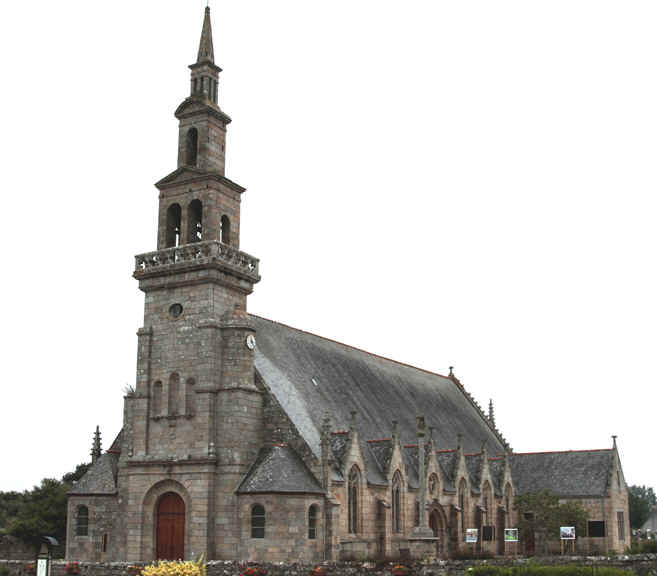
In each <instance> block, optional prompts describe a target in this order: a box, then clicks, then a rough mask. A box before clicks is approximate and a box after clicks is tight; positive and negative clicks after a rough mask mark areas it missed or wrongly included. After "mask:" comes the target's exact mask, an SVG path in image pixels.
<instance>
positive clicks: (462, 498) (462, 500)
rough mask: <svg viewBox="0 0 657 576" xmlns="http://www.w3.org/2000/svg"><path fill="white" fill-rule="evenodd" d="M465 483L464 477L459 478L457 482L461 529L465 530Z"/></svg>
mask: <svg viewBox="0 0 657 576" xmlns="http://www.w3.org/2000/svg"><path fill="white" fill-rule="evenodd" d="M466 488H467V485H466V483H465V479H461V483H460V484H459V508H460V509H461V529H462V530H465V491H466Z"/></svg>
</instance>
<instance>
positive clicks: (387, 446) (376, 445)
mask: <svg viewBox="0 0 657 576" xmlns="http://www.w3.org/2000/svg"><path fill="white" fill-rule="evenodd" d="M366 444H367V449H368V450H369V452H370V454H371V455H372V458H373V460H374V462H375V463H376V465H377V467H378V470H379V472H380V475H381V477H382V478H384V479H385V477H386V474H387V473H388V472H389V468H390V462H391V461H392V449H393V445H392V439H391V438H385V439H383V440H368V441H367V443H366Z"/></svg>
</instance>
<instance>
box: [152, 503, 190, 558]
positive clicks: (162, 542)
mask: <svg viewBox="0 0 657 576" xmlns="http://www.w3.org/2000/svg"><path fill="white" fill-rule="evenodd" d="M184 558H185V502H184V501H183V499H182V498H181V497H180V496H179V495H178V494H176V493H175V492H167V493H166V494H163V495H162V496H161V497H160V500H159V502H158V504H157V559H158V560H182V559H184Z"/></svg>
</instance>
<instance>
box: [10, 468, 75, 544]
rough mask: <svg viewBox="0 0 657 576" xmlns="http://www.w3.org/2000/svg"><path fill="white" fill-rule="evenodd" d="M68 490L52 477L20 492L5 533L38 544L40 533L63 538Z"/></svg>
mask: <svg viewBox="0 0 657 576" xmlns="http://www.w3.org/2000/svg"><path fill="white" fill-rule="evenodd" d="M69 489H70V486H69V485H68V484H64V483H62V482H60V481H59V480H55V479H54V478H44V479H43V480H41V485H40V486H35V487H34V488H33V489H32V490H30V491H29V492H27V491H26V492H24V493H23V505H22V506H21V507H20V508H19V509H18V512H17V514H16V516H14V517H13V518H11V519H10V521H9V526H8V528H9V533H10V534H12V535H13V536H16V537H17V538H20V539H21V540H23V541H24V542H31V543H34V544H35V545H36V544H38V543H39V541H40V539H41V536H54V537H55V538H56V539H57V540H58V541H59V543H60V544H63V543H64V541H65V540H66V493H67V492H68V490H69Z"/></svg>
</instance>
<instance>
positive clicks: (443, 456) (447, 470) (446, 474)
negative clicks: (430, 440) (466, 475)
mask: <svg viewBox="0 0 657 576" xmlns="http://www.w3.org/2000/svg"><path fill="white" fill-rule="evenodd" d="M436 460H437V461H438V466H440V470H441V472H442V473H443V478H444V481H445V486H444V488H443V489H444V490H447V491H451V492H455V491H456V479H455V475H456V472H455V471H456V465H457V463H458V452H457V451H456V450H439V451H437V452H436Z"/></svg>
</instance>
